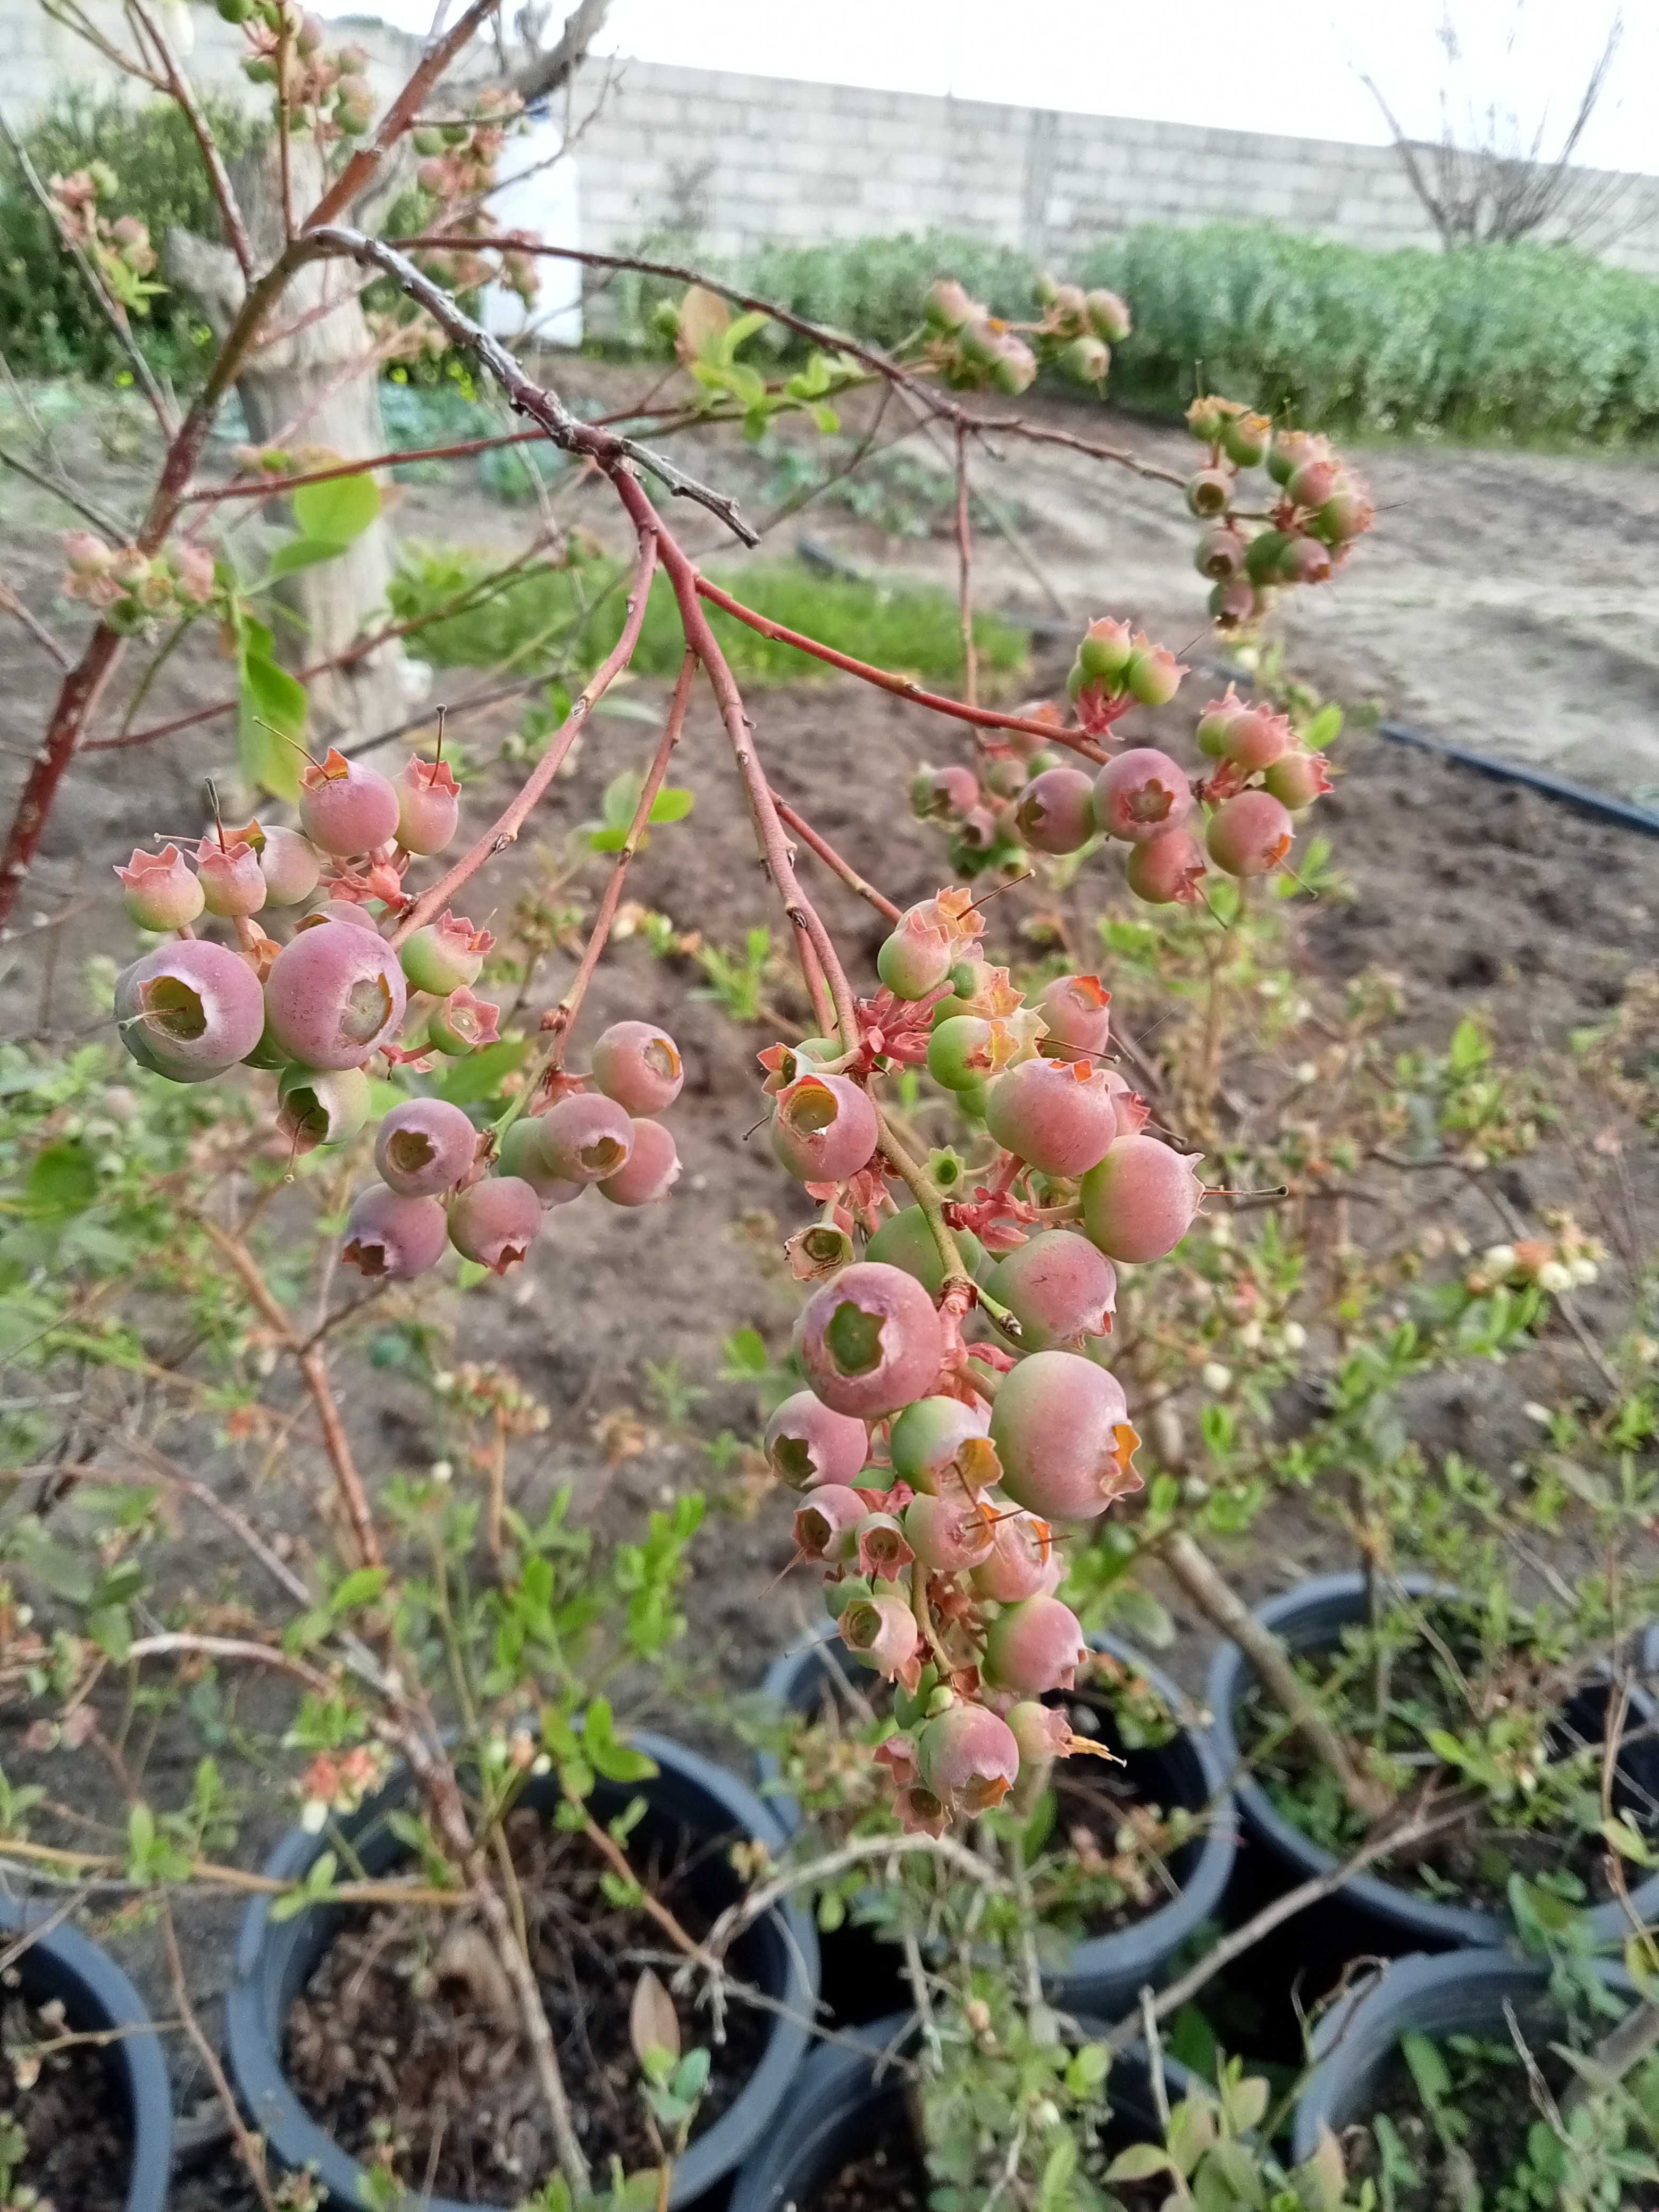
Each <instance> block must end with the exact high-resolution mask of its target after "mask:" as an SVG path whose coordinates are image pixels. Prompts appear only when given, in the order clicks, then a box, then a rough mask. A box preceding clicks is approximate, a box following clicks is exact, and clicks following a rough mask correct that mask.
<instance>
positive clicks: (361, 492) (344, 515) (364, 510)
mask: <svg viewBox="0 0 1659 2212" xmlns="http://www.w3.org/2000/svg"><path fill="white" fill-rule="evenodd" d="M379 513H380V486H379V484H377V483H375V481H374V477H371V476H356V477H330V479H329V481H328V482H327V483H313V484H301V487H300V489H299V490H298V491H296V492H295V495H294V520H295V521H296V522H297V523H298V524H299V526H300V528H301V532H303V533H304V535H305V536H306V537H307V538H321V539H322V540H323V541H324V542H325V544H330V545H332V546H334V547H335V548H336V549H338V548H339V547H340V546H342V545H349V544H350V543H351V541H352V539H353V538H361V537H362V534H363V532H364V531H366V530H367V529H368V526H369V524H370V523H371V522H373V521H374V518H375V517H376V515H378V514H379Z"/></svg>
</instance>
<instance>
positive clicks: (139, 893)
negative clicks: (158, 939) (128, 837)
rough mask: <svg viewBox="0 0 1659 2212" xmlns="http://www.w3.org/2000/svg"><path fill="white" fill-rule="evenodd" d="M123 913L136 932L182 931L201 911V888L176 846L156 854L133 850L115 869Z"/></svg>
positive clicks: (202, 902) (202, 901)
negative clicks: (131, 920) (126, 915)
mask: <svg viewBox="0 0 1659 2212" xmlns="http://www.w3.org/2000/svg"><path fill="white" fill-rule="evenodd" d="M115 872H116V874H117V875H118V877H119V878H120V879H121V896H122V898H123V899H124V901H125V904H126V909H127V912H128V913H129V914H130V915H131V916H132V919H133V920H134V921H136V922H137V925H138V927H139V928H140V929H183V928H185V927H186V925H187V924H188V923H190V922H192V921H195V919H196V917H197V915H198V914H200V912H201V911H202V908H203V905H204V895H203V890H202V886H201V884H200V882H199V880H198V879H197V876H196V874H195V872H194V871H193V870H192V869H191V865H190V863H189V861H188V860H185V856H184V854H182V853H181V852H180V851H179V848H178V847H177V846H176V845H166V846H163V848H161V851H160V852H159V853H146V852H143V851H142V850H135V852H134V853H133V855H132V858H131V860H129V861H128V862H127V865H126V866H125V868H117V870H116V871H115Z"/></svg>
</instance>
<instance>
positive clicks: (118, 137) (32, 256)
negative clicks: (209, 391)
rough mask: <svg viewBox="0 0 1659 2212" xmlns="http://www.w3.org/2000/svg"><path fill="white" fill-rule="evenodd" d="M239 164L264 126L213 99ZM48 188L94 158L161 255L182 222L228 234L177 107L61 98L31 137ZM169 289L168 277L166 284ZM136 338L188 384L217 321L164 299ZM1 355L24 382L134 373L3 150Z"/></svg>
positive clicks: (222, 138) (218, 127)
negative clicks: (32, 377)
mask: <svg viewBox="0 0 1659 2212" xmlns="http://www.w3.org/2000/svg"><path fill="white" fill-rule="evenodd" d="M205 105H206V106H207V108H208V112H209V113H210V117H211V118H212V122H213V127H214V131H215V134H216V137H217V138H218V140H219V143H220V145H221V147H222V149H223V150H224V152H225V155H226V156H227V158H228V159H234V158H235V157H236V156H238V155H240V154H242V153H244V152H245V151H246V149H248V148H249V147H250V146H251V145H252V144H253V143H255V142H256V140H257V138H258V136H259V134H260V132H261V131H262V130H263V128H264V126H263V125H258V124H256V123H254V122H252V121H251V120H250V119H249V118H246V117H245V116H243V115H241V114H240V113H239V112H236V111H235V110H234V109H232V108H229V107H227V106H223V105H222V104H220V103H218V102H216V101H212V100H209V101H207V102H206V103H205ZM22 135H23V143H24V145H25V146H26V147H27V150H28V155H29V159H30V160H31V161H33V164H34V166H35V168H36V169H37V170H38V172H39V173H40V179H41V181H42V182H43V183H45V182H47V181H48V180H49V179H51V178H52V174H53V173H54V172H57V173H61V174H64V175H67V174H68V173H69V172H70V170H72V169H80V168H84V167H86V165H87V163H88V161H93V160H94V159H96V160H98V161H107V162H108V164H109V166H110V167H111V168H112V169H113V170H114V172H115V173H116V176H117V177H118V179H119V180H120V192H119V195H118V199H117V200H116V201H115V202H114V203H113V204H112V206H111V208H110V209H109V210H106V212H109V213H111V214H113V215H136V216H139V217H140V218H141V219H142V220H143V222H146V223H148V224H149V234H150V240H151V242H152V243H153V244H154V246H155V250H156V252H157V253H158V254H159V253H160V252H161V246H162V243H163V241H164V240H165V239H166V237H167V233H168V231H169V230H171V229H173V227H174V226H175V225H176V224H183V225H184V226H185V228H186V229H190V230H194V231H198V232H200V233H201V234H202V235H203V236H204V237H206V238H217V237H218V236H219V235H220V225H219V210H218V208H217V205H216V203H215V201H214V197H213V194H212V191H211V189H210V186H209V184H208V180H207V173H206V172H205V170H204V168H203V167H202V156H201V153H200V151H199V149H197V144H196V141H195V140H194V138H192V137H191V133H190V125H188V124H187V123H186V121H185V118H184V116H183V115H182V114H181V113H180V112H179V109H178V108H177V107H175V106H173V103H172V101H171V100H151V101H149V102H148V103H147V104H146V105H145V106H142V107H134V106H130V105H128V104H127V103H125V102H124V101H121V100H113V99H108V98H102V99H100V98H97V97H95V96H94V95H93V94H89V93H86V92H76V91H68V92H64V93H63V94H60V95H59V96H58V99H57V100H55V101H54V102H53V104H52V106H51V107H50V108H49V109H48V110H47V111H46V112H45V113H44V114H43V115H42V116H40V118H39V119H38V120H37V121H36V122H35V123H34V124H33V125H31V127H30V128H29V129H28V130H27V131H25V132H24V133H23V134H22ZM156 281H157V282H158V283H159V282H160V281H161V276H160V272H159V270H158V272H157V279H156ZM133 327H134V331H135V333H136V335H137V338H138V342H139V343H140V344H141V345H142V347H143V350H144V352H145V354H146V355H147V356H149V360H150V361H151V362H152V363H153V364H154V365H155V367H156V368H158V369H161V370H164V371H166V372H167V374H171V375H172V376H173V377H174V378H176V379H177V380H179V381H180V382H183V383H190V382H193V381H195V380H197V377H198V376H199V375H200V374H201V373H202V369H203V365H204V361H205V359H206V357H207V354H208V350H209V348H210V343H211V342H210V334H209V331H208V328H207V325H205V323H204V322H203V321H202V319H201V318H200V316H199V315H198V314H197V313H196V312H195V310H194V308H193V307H192V306H191V303H190V302H189V301H185V300H183V299H180V298H178V297H176V296H175V295H173V294H171V293H162V294H161V295H159V296H158V297H156V298H155V299H154V300H152V301H151V302H150V311H149V314H148V315H146V316H143V317H141V318H139V319H137V320H136V321H135V323H134V325H133ZM0 351H3V353H4V355H5V356H6V360H7V362H9V365H10V367H11V368H12V369H13V370H14V371H15V372H16V373H18V374H25V375H39V376H64V375H69V374H80V375H82V376H89V377H94V378H96V379H97V380H100V382H101V381H104V380H110V379H115V378H121V377H125V376H130V375H131V369H130V368H129V366H128V364H127V361H126V356H125V354H123V352H122V350H121V349H120V347H119V346H118V343H116V340H115V337H114V336H113V334H112V332H111V331H110V330H109V328H108V325H106V323H105V321H104V319H103V317H102V316H101V315H100V313H99V312H98V309H97V307H96V306H95V305H94V302H93V301H92V300H91V299H90V298H89V296H88V292H87V289H86V286H85V284H84V283H82V278H81V275H80V272H79V271H78V270H76V266H75V264H74V263H73V262H72V261H71V260H70V258H68V256H67V255H66V254H65V253H64V251H63V248H62V246H60V245H59V244H58V235H57V232H56V230H55V228H54V227H53V225H52V220H51V218H50V217H49V216H48V215H47V214H46V210H45V209H44V208H42V207H41V205H40V202H39V201H38V200H37V199H36V198H35V197H34V196H33V193H32V192H31V191H29V189H28V186H27V184H26V183H25V182H24V179H23V176H22V173H21V170H20V168H19V167H18V165H17V162H16V161H15V159H14V157H13V155H12V153H11V150H10V149H9V147H6V146H4V145H0Z"/></svg>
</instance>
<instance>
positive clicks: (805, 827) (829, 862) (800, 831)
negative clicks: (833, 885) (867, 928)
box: [774, 793, 899, 921]
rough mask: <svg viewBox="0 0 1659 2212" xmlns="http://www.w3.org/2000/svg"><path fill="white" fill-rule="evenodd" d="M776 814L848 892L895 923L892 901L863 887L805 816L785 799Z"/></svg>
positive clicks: (852, 869)
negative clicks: (857, 896)
mask: <svg viewBox="0 0 1659 2212" xmlns="http://www.w3.org/2000/svg"><path fill="white" fill-rule="evenodd" d="M774 796H776V794H775V793H774ZM778 812H779V813H780V814H781V816H782V817H783V820H784V823H785V825H786V827H787V828H788V829H793V831H794V833H795V835H796V836H797V837H799V839H800V842H801V843H802V844H803V845H805V846H808V847H810V848H811V850H812V851H813V852H815V853H816V854H817V856H818V858H819V860H822V861H823V865H824V866H825V867H826V868H829V869H830V870H831V871H832V872H834V873H835V874H836V875H838V876H839V877H840V878H841V879H842V883H844V884H846V886H847V888H848V890H852V891H856V892H857V893H858V895H859V896H860V898H863V899H868V900H869V902H870V903H871V905H872V907H874V908H875V909H876V912H877V913H878V914H879V915H884V916H885V917H886V919H887V920H888V921H897V920H898V918H899V909H898V908H897V907H896V906H895V905H894V904H893V902H892V900H891V899H890V898H884V897H883V896H882V895H881V893H880V892H879V891H878V890H877V889H876V887H875V885H874V884H870V883H866V881H865V879H864V878H863V877H862V876H861V875H860V873H859V872H858V870H857V869H856V868H855V867H854V866H853V865H852V863H851V861H850V860H842V856H841V854H839V853H838V852H837V851H836V848H835V847H834V846H833V845H832V844H831V843H830V842H829V839H828V838H827V837H824V836H821V835H820V834H819V832H818V831H817V830H816V829H814V828H813V827H812V825H811V823H810V822H809V821H808V820H807V819H806V817H805V815H802V814H798V813H797V812H796V811H795V809H794V808H793V806H791V805H790V804H789V802H788V801H787V799H779V800H778Z"/></svg>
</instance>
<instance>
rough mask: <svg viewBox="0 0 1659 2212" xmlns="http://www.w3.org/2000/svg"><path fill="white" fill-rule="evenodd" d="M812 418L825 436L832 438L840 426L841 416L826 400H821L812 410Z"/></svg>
mask: <svg viewBox="0 0 1659 2212" xmlns="http://www.w3.org/2000/svg"><path fill="white" fill-rule="evenodd" d="M812 420H813V422H815V423H816V424H817V427H818V428H819V429H820V430H822V431H823V435H824V436H825V437H826V438H833V437H834V436H835V435H836V431H837V430H839V429H840V428H841V417H840V416H839V415H837V414H836V410H835V409H834V408H833V407H832V406H830V404H829V401H828V400H821V401H820V402H819V404H817V406H816V407H815V408H814V409H813V410H812Z"/></svg>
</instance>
